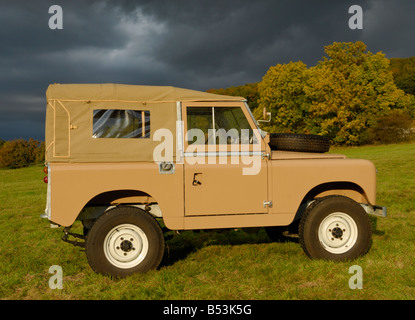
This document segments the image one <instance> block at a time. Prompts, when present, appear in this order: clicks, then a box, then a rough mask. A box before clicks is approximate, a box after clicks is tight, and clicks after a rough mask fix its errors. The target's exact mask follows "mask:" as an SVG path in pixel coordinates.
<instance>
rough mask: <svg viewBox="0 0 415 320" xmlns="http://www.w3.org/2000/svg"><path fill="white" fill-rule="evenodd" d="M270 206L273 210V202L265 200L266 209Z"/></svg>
mask: <svg viewBox="0 0 415 320" xmlns="http://www.w3.org/2000/svg"><path fill="white" fill-rule="evenodd" d="M267 206H268V208H272V201H265V200H264V208H266V207H267Z"/></svg>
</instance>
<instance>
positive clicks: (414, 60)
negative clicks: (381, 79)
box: [390, 57, 415, 95]
mask: <svg viewBox="0 0 415 320" xmlns="http://www.w3.org/2000/svg"><path fill="white" fill-rule="evenodd" d="M390 69H391V71H392V74H393V77H394V79H395V84H396V86H397V87H398V88H399V89H401V90H403V91H405V92H406V93H409V94H412V95H415V57H410V58H392V59H390Z"/></svg>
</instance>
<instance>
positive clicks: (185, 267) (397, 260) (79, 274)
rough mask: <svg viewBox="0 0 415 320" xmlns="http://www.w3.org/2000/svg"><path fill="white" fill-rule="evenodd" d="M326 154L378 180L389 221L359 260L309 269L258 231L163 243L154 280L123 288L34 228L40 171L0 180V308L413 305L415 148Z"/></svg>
mask: <svg viewBox="0 0 415 320" xmlns="http://www.w3.org/2000/svg"><path fill="white" fill-rule="evenodd" d="M331 152H335V153H343V154H346V155H347V156H349V157H351V158H366V159H369V160H372V161H373V162H374V163H375V165H376V166H377V168H378V170H379V172H378V203H379V204H380V205H385V206H387V207H388V217H387V218H372V223H373V245H372V249H371V251H370V252H369V253H368V254H367V255H366V256H365V257H363V258H360V259H358V260H355V261H351V262H342V263H334V262H327V261H312V260H310V259H309V258H307V257H306V255H305V254H304V253H303V251H302V249H301V247H300V244H299V243H298V242H296V241H290V242H285V243H272V242H270V241H269V240H268V237H267V236H266V234H265V232H264V230H261V231H260V232H259V233H257V234H248V233H245V232H244V231H240V230H238V231H235V230H232V231H226V232H222V233H219V232H200V233H194V232H190V231H189V232H183V233H181V234H180V235H178V236H176V237H175V238H173V239H172V240H170V241H168V242H167V246H166V253H165V257H164V259H163V261H162V265H161V267H160V268H159V269H158V270H155V271H152V272H149V273H147V274H137V275H134V276H131V277H129V278H125V279H121V280H112V279H110V278H108V277H104V276H101V275H98V274H95V273H94V272H93V271H92V270H91V269H90V268H89V265H88V263H87V259H86V256H85V252H84V250H83V248H80V247H74V246H72V245H69V244H67V243H64V242H63V241H61V240H60V237H61V235H62V230H61V229H51V228H50V227H49V224H48V222H47V221H46V220H44V219H40V218H39V215H40V214H42V213H43V211H44V207H45V198H46V184H44V183H43V182H42V179H43V176H44V174H43V172H42V167H39V166H38V167H29V168H24V169H15V170H0V257H1V260H0V298H1V299H265V300H268V299H414V298H415V267H414V265H415V244H414V240H415V219H414V215H415V144H399V145H388V146H368V147H358V148H338V149H333V150H332V151H331ZM69 196H70V195H69ZM74 229H75V230H78V231H80V229H81V225H80V224H77V225H76V226H75V227H74ZM52 265H59V266H60V267H62V270H63V289H61V290H60V289H55V290H52V289H50V288H49V279H50V277H51V276H52V274H49V272H48V270H49V267H51V266H52ZM353 265H358V266H360V267H361V268H362V271H363V288H362V289H354V290H352V289H350V288H349V279H350V277H351V276H352V275H353V274H350V273H349V268H350V267H351V266H353Z"/></svg>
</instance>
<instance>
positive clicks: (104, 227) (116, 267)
mask: <svg viewBox="0 0 415 320" xmlns="http://www.w3.org/2000/svg"><path fill="white" fill-rule="evenodd" d="M85 249H86V255H87V258H88V262H89V264H90V266H91V268H92V269H93V270H94V271H95V272H97V273H101V274H104V275H110V276H113V277H117V278H118V277H125V276H128V275H130V274H133V273H137V272H147V271H149V270H151V269H155V268H157V267H158V265H159V264H160V261H161V259H162V257H163V254H164V237H163V233H162V231H161V228H160V226H159V224H158V223H157V221H156V220H155V219H154V218H153V217H152V216H150V215H149V214H148V213H146V212H145V211H143V210H141V209H139V208H135V207H128V206H120V207H116V208H114V209H111V210H108V211H107V212H106V213H105V214H103V215H102V216H101V217H99V218H98V220H97V221H96V222H95V223H94V225H93V226H92V228H91V229H90V230H89V232H88V235H87V238H86V247H85Z"/></svg>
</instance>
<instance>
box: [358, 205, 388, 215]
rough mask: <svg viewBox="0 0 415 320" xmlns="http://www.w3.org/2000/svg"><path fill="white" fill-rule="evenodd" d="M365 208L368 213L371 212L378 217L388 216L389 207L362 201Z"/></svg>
mask: <svg viewBox="0 0 415 320" xmlns="http://www.w3.org/2000/svg"><path fill="white" fill-rule="evenodd" d="M361 205H362V207H363V209H365V211H366V212H367V214H371V215H374V216H378V217H386V216H387V208H386V207H380V206H372V205H370V204H366V203H361Z"/></svg>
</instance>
